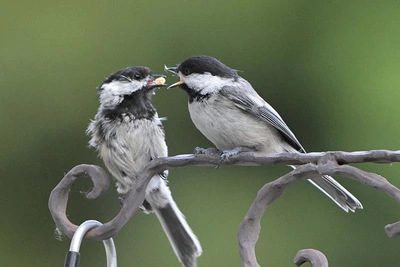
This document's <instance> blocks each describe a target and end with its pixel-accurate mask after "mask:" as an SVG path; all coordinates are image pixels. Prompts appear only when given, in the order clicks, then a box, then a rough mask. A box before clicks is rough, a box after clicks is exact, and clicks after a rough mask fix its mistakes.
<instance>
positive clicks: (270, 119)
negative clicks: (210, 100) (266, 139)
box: [220, 84, 306, 153]
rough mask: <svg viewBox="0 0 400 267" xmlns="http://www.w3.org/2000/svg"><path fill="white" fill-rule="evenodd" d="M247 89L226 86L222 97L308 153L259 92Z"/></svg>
mask: <svg viewBox="0 0 400 267" xmlns="http://www.w3.org/2000/svg"><path fill="white" fill-rule="evenodd" d="M248 86H250V87H248ZM248 86H245V87H246V89H243V88H237V87H228V86H225V87H223V88H222V89H221V90H220V93H221V95H222V96H224V97H226V98H228V99H229V100H231V101H232V102H233V103H234V104H235V105H236V106H237V107H238V108H240V109H242V110H244V111H246V112H248V113H250V114H251V115H253V116H256V117H257V118H259V119H261V120H262V121H265V122H266V123H268V124H270V125H271V126H273V127H274V128H275V129H277V130H278V132H279V133H280V134H281V135H282V137H283V139H284V140H285V141H286V142H287V143H289V144H290V145H291V146H292V147H293V148H295V149H296V150H297V151H299V152H302V153H305V152H306V151H305V150H304V148H303V147H302V146H301V144H300V142H299V141H298V140H297V138H296V136H295V135H294V134H293V133H292V131H291V130H290V129H289V127H288V126H287V125H286V123H285V122H284V121H283V120H282V118H281V116H279V114H278V112H276V111H275V110H274V109H273V108H272V107H271V105H269V104H268V103H267V102H265V101H264V99H262V98H261V97H260V96H259V95H258V94H257V92H256V91H255V90H254V89H253V88H251V85H250V84H248Z"/></svg>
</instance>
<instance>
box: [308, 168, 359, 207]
mask: <svg viewBox="0 0 400 267" xmlns="http://www.w3.org/2000/svg"><path fill="white" fill-rule="evenodd" d="M308 181H309V182H310V183H312V184H313V185H314V186H315V187H317V188H318V189H319V190H321V191H322V192H323V193H324V194H325V195H327V196H328V197H329V198H330V199H332V200H333V202H335V203H336V204H337V205H338V206H339V207H341V208H342V209H343V210H344V211H345V212H348V211H349V210H350V211H352V212H354V211H355V210H356V209H362V208H363V206H362V204H361V202H360V201H359V200H358V199H357V198H356V197H355V196H353V194H351V193H350V192H349V191H348V190H347V189H346V188H344V187H343V186H342V185H341V184H339V183H338V182H337V181H336V180H335V179H333V178H332V177H331V176H329V175H323V176H321V177H320V178H313V179H308Z"/></svg>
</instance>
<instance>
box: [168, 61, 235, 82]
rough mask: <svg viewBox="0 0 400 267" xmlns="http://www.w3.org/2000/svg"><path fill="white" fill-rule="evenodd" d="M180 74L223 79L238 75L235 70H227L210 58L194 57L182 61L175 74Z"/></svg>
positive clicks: (223, 65) (222, 64)
mask: <svg viewBox="0 0 400 267" xmlns="http://www.w3.org/2000/svg"><path fill="white" fill-rule="evenodd" d="M179 71H180V72H181V73H182V74H183V75H185V76H187V75H190V74H192V73H199V74H203V73H206V72H209V73H211V75H213V76H218V77H224V78H237V77H238V74H237V72H236V71H235V70H233V69H231V68H229V67H228V66H226V65H225V64H224V63H222V62H221V61H219V60H217V59H215V58H213V57H210V56H194V57H190V58H188V59H186V60H185V61H183V62H182V63H181V64H180V65H179V66H178V67H177V68H176V72H179Z"/></svg>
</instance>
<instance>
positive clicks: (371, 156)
mask: <svg viewBox="0 0 400 267" xmlns="http://www.w3.org/2000/svg"><path fill="white" fill-rule="evenodd" d="M399 161H400V151H389V150H372V151H360V152H341V151H336V152H320V153H307V154H300V153H280V154H272V155H255V154H253V153H242V154H239V155H236V156H232V157H231V158H229V160H222V161H221V158H220V154H219V153H216V152H215V151H214V150H212V149H211V150H209V153H205V154H195V155H178V156H174V157H166V158H158V159H155V160H153V161H151V162H150V164H149V165H148V166H147V167H146V169H145V170H144V171H143V172H142V173H141V174H140V176H139V179H138V181H139V182H138V184H137V186H136V187H135V188H132V189H131V190H130V191H129V192H128V193H127V194H126V195H125V199H124V201H123V205H122V208H121V210H120V211H119V213H118V214H117V216H116V217H115V218H114V219H112V220H111V221H109V222H107V223H104V224H103V225H101V226H98V227H96V228H93V229H92V230H90V231H89V232H88V233H87V234H86V236H85V239H88V240H105V239H108V238H111V237H114V236H115V235H117V234H118V232H119V231H120V230H121V228H122V227H123V226H124V225H125V224H126V223H127V222H128V221H129V219H130V218H131V217H132V216H133V215H134V214H135V213H136V212H137V211H138V209H139V206H140V205H141V204H142V203H143V200H144V197H145V188H146V187H147V184H148V183H149V181H150V179H151V177H153V175H155V174H157V173H160V172H162V171H164V170H167V169H173V168H178V167H185V166H226V165H241V166H259V165H276V164H286V165H301V166H299V167H298V168H297V169H295V170H293V171H291V172H289V173H287V174H285V175H283V176H282V177H280V178H278V179H276V180H274V181H272V182H269V183H267V184H266V185H264V186H263V187H262V188H261V189H260V190H259V192H258V194H257V197H256V199H255V200H254V202H253V204H252V205H251V207H250V209H249V210H248V212H247V214H246V216H245V217H244V219H243V221H242V223H241V224H240V226H239V230H238V241H239V247H240V257H241V261H242V266H246V267H256V266H259V264H258V262H257V259H256V254H255V245H256V243H257V240H258V236H259V234H260V230H261V226H260V220H261V218H262V216H263V214H264V212H265V210H266V209H267V208H268V207H269V205H271V204H272V203H273V202H275V201H276V200H277V199H278V198H279V197H280V196H281V195H283V193H284V192H285V190H286V188H288V187H289V186H290V185H292V184H293V183H295V182H298V181H301V180H305V179H308V178H312V177H319V176H320V175H331V176H334V175H341V176H344V177H347V178H350V179H353V180H356V181H358V182H361V183H363V184H365V185H368V186H370V187H372V188H373V189H376V190H380V191H382V192H384V193H386V194H387V195H389V196H390V197H392V198H394V199H395V200H396V201H397V202H399V203H400V190H399V189H398V188H397V187H395V186H393V185H392V184H391V183H389V182H388V181H387V180H386V179H385V178H383V177H382V176H380V175H378V174H375V173H370V172H365V171H363V170H361V169H359V168H356V167H353V166H349V165H347V164H350V163H363V162H373V163H392V162H399ZM78 178H90V179H91V180H92V182H93V189H92V190H91V191H90V192H88V193H86V197H87V198H88V199H95V198H97V197H98V196H99V195H100V194H101V193H102V192H103V191H104V190H105V189H107V188H108V186H109V180H110V179H109V175H108V174H107V173H106V172H105V171H104V170H103V169H102V168H100V167H98V166H95V165H85V164H82V165H78V166H75V167H74V168H72V169H71V170H70V171H69V172H68V173H67V174H66V175H65V176H64V178H63V179H62V180H61V181H60V183H59V184H58V185H57V186H56V187H55V188H54V189H53V191H52V192H51V195H50V198H49V209H50V212H51V215H52V217H53V220H54V221H55V223H56V226H57V228H58V229H59V230H61V231H62V232H63V233H64V234H65V235H66V236H68V237H69V238H72V236H73V235H74V233H75V231H76V229H77V228H78V225H75V224H74V223H72V222H71V221H70V220H69V219H68V217H67V215H66V209H67V203H68V195H69V191H70V189H71V186H72V184H73V183H74V181H75V180H76V179H78ZM385 231H386V233H387V235H388V236H389V237H390V238H393V237H396V236H398V235H400V222H395V223H393V224H388V225H387V226H386V227H385ZM294 262H295V264H296V265H297V266H300V265H301V264H303V263H304V262H310V263H311V264H312V265H313V266H315V267H327V266H328V261H327V259H326V257H325V256H324V255H323V254H322V253H321V252H319V251H316V250H313V249H306V250H301V251H299V252H298V253H297V255H296V257H295V259H294Z"/></svg>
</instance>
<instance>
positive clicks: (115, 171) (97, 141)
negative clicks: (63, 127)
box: [87, 67, 202, 267]
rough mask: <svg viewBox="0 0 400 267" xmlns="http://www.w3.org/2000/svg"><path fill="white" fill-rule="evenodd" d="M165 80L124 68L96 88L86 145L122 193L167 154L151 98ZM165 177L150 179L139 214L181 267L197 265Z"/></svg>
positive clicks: (195, 249) (195, 248)
mask: <svg viewBox="0 0 400 267" xmlns="http://www.w3.org/2000/svg"><path fill="white" fill-rule="evenodd" d="M164 85H165V79H164V78H163V77H162V76H161V75H154V74H152V72H151V71H150V69H149V68H147V67H129V68H125V69H122V70H119V71H117V72H115V73H113V74H111V75H110V77H108V78H107V79H105V80H104V82H103V83H102V84H101V85H100V86H99V87H98V96H99V101H100V107H99V109H98V112H97V114H96V116H95V119H94V120H93V121H92V122H91V123H90V124H89V127H88V129H87V133H88V134H89V135H91V140H90V142H89V144H90V146H91V147H94V148H96V150H97V151H98V153H99V155H100V157H101V158H102V159H103V161H104V163H105V165H106V166H107V168H108V170H109V171H110V173H111V174H112V175H113V176H114V178H115V179H116V180H117V191H118V193H120V194H124V193H126V192H127V191H129V189H131V188H132V187H134V186H135V183H136V181H137V178H138V175H139V173H140V172H141V170H143V169H144V168H145V167H146V166H147V165H148V164H149V162H150V161H151V160H152V159H155V158H158V157H166V156H167V155H168V152H167V151H168V150H167V145H166V143H165V136H164V129H163V126H162V123H161V119H160V118H159V117H158V114H157V111H156V109H155V108H154V106H153V105H152V104H151V97H152V95H153V94H154V90H155V89H156V88H157V87H160V86H164ZM167 175H168V172H167V171H164V172H163V173H159V174H158V175H156V176H154V177H153V178H152V179H151V180H150V183H149V184H148V186H147V189H146V196H145V198H146V199H145V202H144V203H143V207H142V209H143V210H144V211H145V212H148V213H150V212H154V213H155V214H156V215H157V218H158V219H159V220H160V222H161V225H162V227H163V229H164V231H165V233H166V235H167V236H168V239H169V241H170V243H171V245H172V248H173V250H174V252H175V254H176V255H177V257H178V259H179V261H180V262H181V263H182V265H183V266H185V267H193V266H196V264H197V257H199V256H200V255H201V252H202V249H201V246H200V243H199V241H198V240H197V237H196V236H195V234H194V233H193V231H192V229H191V228H190V227H189V225H188V224H187V222H186V220H185V217H184V216H183V214H182V213H181V211H180V210H179V209H178V207H177V205H176V203H175V202H174V200H173V199H172V196H171V191H170V189H169V188H168V186H167V180H166V179H167Z"/></svg>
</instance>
